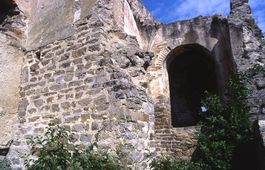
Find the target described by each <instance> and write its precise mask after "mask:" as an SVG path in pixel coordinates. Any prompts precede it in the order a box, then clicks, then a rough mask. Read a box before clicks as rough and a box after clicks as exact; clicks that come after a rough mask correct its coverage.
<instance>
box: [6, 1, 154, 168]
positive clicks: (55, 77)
mask: <svg viewBox="0 0 265 170" xmlns="http://www.w3.org/2000/svg"><path fill="white" fill-rule="evenodd" d="M112 5H113V4H112V3H111V2H110V1H107V0H106V1H105V0H100V1H98V2H97V3H96V5H95V6H94V8H93V13H92V14H91V15H89V16H87V17H86V18H84V19H82V20H80V21H78V22H77V23H76V24H75V34H74V35H73V36H71V37H69V38H67V39H65V40H60V41H55V42H54V43H51V44H49V45H47V46H43V47H41V48H38V49H37V50H34V51H30V52H28V53H27V55H26V56H25V57H24V58H23V68H22V77H21V81H22V84H21V90H20V96H21V99H20V104H19V107H18V116H19V118H18V124H17V127H16V134H15V139H14V143H13V145H12V146H11V151H10V152H9V155H8V158H9V159H10V160H11V162H12V165H13V167H14V168H16V167H17V168H18V167H23V155H24V154H25V153H28V152H29V146H28V141H29V138H30V137H32V136H36V135H42V134H43V133H44V130H45V127H47V126H48V124H49V123H54V124H62V125H64V126H65V127H66V128H67V129H70V130H71V131H72V132H74V133H75V135H74V142H75V143H76V144H81V146H82V147H87V146H89V145H90V144H91V142H93V141H94V140H95V138H94V134H95V133H97V132H98V131H99V129H100V128H102V127H103V126H104V127H105V130H104V132H102V134H101V137H100V141H99V142H98V144H99V146H100V147H101V148H103V149H109V147H110V148H111V149H112V150H113V151H114V150H115V148H116V147H117V146H118V145H119V144H120V141H121V140H124V142H125V145H124V152H125V153H126V155H128V157H127V158H126V159H127V161H128V164H129V165H131V166H136V165H137V167H142V168H146V167H147V166H148V164H147V157H148V155H149V153H150V151H152V144H151V143H150V139H151V135H152V133H153V122H154V120H153V119H154V117H153V106H152V102H151V100H150V99H149V98H148V97H147V95H146V89H145V88H144V87H143V86H141V85H140V84H141V81H140V80H141V78H142V76H143V75H144V74H146V73H145V70H144V68H142V66H143V64H144V58H145V54H144V53H141V49H140V48H139V45H138V43H137V40H136V39H135V37H131V36H128V35H127V34H125V33H124V32H123V31H122V30H116V31H114V29H113V27H112V26H113V23H114V22H113V20H111V18H112V16H113V13H112ZM127 45H128V46H127ZM129 47H130V48H129ZM130 50H131V53H130V52H129V51H130ZM136 52H138V54H137V53H136ZM132 77H133V78H132ZM124 159H125V158H124Z"/></svg>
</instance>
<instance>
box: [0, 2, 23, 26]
mask: <svg viewBox="0 0 265 170" xmlns="http://www.w3.org/2000/svg"><path fill="white" fill-rule="evenodd" d="M16 8H17V5H16V4H15V2H14V1H13V0H0V24H2V23H3V21H4V20H5V19H6V18H7V17H8V16H9V17H12V16H14V15H18V14H19V11H17V10H16Z"/></svg>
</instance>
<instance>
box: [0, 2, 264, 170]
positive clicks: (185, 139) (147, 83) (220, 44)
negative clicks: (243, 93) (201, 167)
mask: <svg viewBox="0 0 265 170" xmlns="http://www.w3.org/2000/svg"><path fill="white" fill-rule="evenodd" d="M15 2H16V4H17V9H20V10H21V11H22V12H19V13H18V14H17V15H15V16H12V17H9V18H7V19H6V20H5V21H8V23H10V24H7V25H5V26H4V30H5V31H2V30H1V31H0V40H1V41H2V40H3V43H2V44H0V66H1V68H0V70H1V71H2V72H0V81H1V82H3V84H2V83H1V84H0V87H1V88H0V96H1V99H0V108H2V111H0V128H1V129H4V130H3V131H1V133H3V134H4V136H7V137H6V138H3V140H2V138H1V140H2V141H0V142H1V143H6V142H7V141H8V140H9V139H14V143H13V145H12V146H11V150H10V152H9V154H8V158H9V159H10V160H11V163H12V166H13V167H14V168H18V169H19V168H22V169H23V168H24V167H23V161H24V159H23V155H24V154H25V153H28V152H29V148H28V138H29V137H31V136H36V135H41V134H43V133H44V129H45V127H47V126H48V124H49V123H54V124H62V125H64V126H65V127H67V128H68V129H69V130H72V131H73V132H74V133H75V135H74V139H73V142H74V143H76V144H82V146H84V147H88V146H89V145H90V143H91V142H93V141H94V140H95V138H94V135H95V134H96V133H97V132H98V130H100V129H101V128H103V127H104V128H105V130H104V132H102V134H101V135H100V141H99V147H100V148H101V149H106V150H108V149H112V150H115V148H116V146H118V145H119V144H120V143H121V141H122V143H125V144H126V145H125V146H124V152H125V153H126V155H128V158H126V159H127V160H128V164H129V165H130V166H132V167H137V168H139V169H148V156H150V155H149V154H151V156H162V155H163V156H178V157H180V158H183V159H190V157H191V155H192V153H193V151H194V149H195V144H196V133H197V132H198V131H199V129H198V128H197V127H180V128H174V127H173V126H172V120H171V119H172V117H171V105H170V90H169V78H168V63H171V62H172V61H173V60H174V59H175V58H177V57H179V56H180V55H181V54H183V52H185V51H189V50H191V51H192V50H194V47H199V48H200V50H202V51H203V52H205V53H204V54H209V55H203V56H201V59H202V60H203V61H205V62H206V63H207V61H206V59H205V58H204V57H208V58H209V57H210V58H211V59H210V60H212V61H213V62H214V70H212V72H214V73H212V74H216V77H217V87H216V88H217V89H218V92H219V94H222V91H223V86H224V82H225V80H227V78H228V77H229V76H230V75H231V74H233V73H234V72H235V71H236V70H237V69H238V70H245V69H247V68H249V67H250V66H251V65H254V64H256V63H258V64H261V65H262V64H263V65H264V56H265V55H264V52H265V50H264V47H263V46H264V41H263V40H262V38H261V31H260V29H259V28H258V27H257V26H256V24H255V21H254V20H253V18H252V15H251V10H250V7H249V5H248V3H247V2H248V1H247V0H241V1H238V0H231V14H230V16H229V17H223V16H218V15H217V16H209V17H201V16H200V17H196V18H194V19H191V20H186V21H176V22H174V23H170V24H162V23H160V22H158V21H156V20H154V19H153V17H152V16H151V14H150V12H149V11H148V10H147V9H146V8H145V7H144V5H143V4H142V3H140V2H139V1H138V0H97V1H96V0H92V1H87V0H75V1H68V0H58V1H47V0H24V1H22V0H15ZM15 23H18V24H15ZM210 60H209V61H210ZM180 65H181V63H180ZM206 65H207V64H206ZM14 66H15V67H14ZM19 75H21V77H20V78H21V79H20V81H19ZM206 76H207V75H206ZM183 80H184V79H183ZM251 88H252V89H254V91H253V94H252V96H251V98H250V104H251V111H252V114H253V119H260V120H262V119H264V120H265V116H264V113H265V111H264V110H265V107H264V106H265V100H264V99H265V96H264V95H265V89H264V76H263V75H256V76H255V77H254V79H253V83H252V85H251ZM19 89H20V90H19ZM18 92H19V93H18ZM3 99H4V100H3ZM9 99H11V100H9ZM9 106H11V107H9ZM7 108H10V109H11V110H12V111H9V110H8V109H7ZM11 112H12V113H18V114H10V113H11ZM6 120H8V121H10V122H8V123H7V124H8V125H10V126H6V123H2V122H4V121H6ZM2 126H3V127H2ZM261 129H262V128H261ZM1 133H0V135H2V134H1Z"/></svg>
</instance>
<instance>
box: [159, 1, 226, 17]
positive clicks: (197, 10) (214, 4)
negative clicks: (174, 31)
mask: <svg viewBox="0 0 265 170" xmlns="http://www.w3.org/2000/svg"><path fill="white" fill-rule="evenodd" d="M229 11H230V3H229V0H200V1H197V0H182V1H177V2H175V3H174V4H172V6H171V7H169V8H168V10H167V11H165V12H164V14H163V15H161V16H160V17H159V18H160V19H162V20H164V21H166V22H171V21H174V20H177V19H190V18H193V17H196V16H199V15H202V16H207V15H213V14H223V15H227V14H229Z"/></svg>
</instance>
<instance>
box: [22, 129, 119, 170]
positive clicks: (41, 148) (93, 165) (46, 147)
mask: <svg viewBox="0 0 265 170" xmlns="http://www.w3.org/2000/svg"><path fill="white" fill-rule="evenodd" d="M71 140H72V135H71V134H70V132H69V131H67V130H66V129H64V128H62V127H60V126H57V127H54V126H50V127H49V128H48V129H47V132H46V133H45V135H44V136H38V137H35V138H33V139H32V141H31V146H32V153H31V154H30V155H29V156H28V159H27V160H26V162H25V165H26V167H27V169H28V170H39V169H42V170H79V169H83V170H101V169H102V170H103V169H104V170H119V169H121V167H120V165H119V164H118V163H117V162H118V161H117V160H115V159H114V158H113V157H111V156H110V155H109V154H107V153H104V152H100V151H95V150H94V149H93V148H94V147H95V146H96V144H95V143H94V144H93V145H92V147H89V148H88V149H87V150H83V151H82V150H78V146H76V145H74V144H73V143H72V142H71ZM34 156H36V157H37V159H34Z"/></svg>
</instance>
